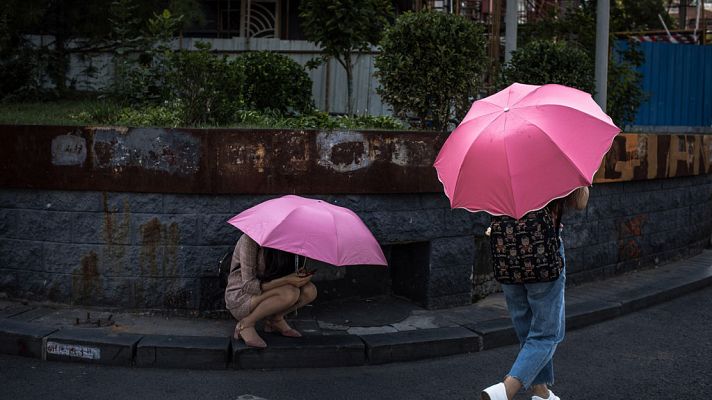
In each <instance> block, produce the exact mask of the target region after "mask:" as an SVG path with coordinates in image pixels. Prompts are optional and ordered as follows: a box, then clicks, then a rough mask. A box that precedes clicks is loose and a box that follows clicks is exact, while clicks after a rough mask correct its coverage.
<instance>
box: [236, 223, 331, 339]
mask: <svg viewBox="0 0 712 400" xmlns="http://www.w3.org/2000/svg"><path fill="white" fill-rule="evenodd" d="M294 257H295V255H294V254H292V253H288V252H285V251H281V250H276V249H271V248H267V247H261V246H259V245H258V244H257V242H255V241H254V240H252V238H250V237H249V236H247V235H244V234H243V235H242V236H241V237H240V239H239V240H238V241H237V244H236V245H235V250H234V252H233V255H232V262H231V264H230V274H229V275H228V278H227V288H226V289H225V305H226V306H227V309H228V310H229V311H230V313H231V314H232V315H233V316H234V317H235V319H237V320H238V323H237V326H236V327H235V333H234V337H235V338H236V339H240V338H242V340H244V342H245V344H246V345H248V346H250V347H257V348H265V347H267V344H266V343H265V341H264V340H263V339H262V338H261V337H260V335H259V334H258V333H257V331H256V330H255V324H256V323H257V321H259V320H261V319H265V323H264V330H265V332H275V333H279V334H281V335H282V336H288V337H301V336H302V335H301V333H299V331H297V330H296V329H294V328H292V327H291V326H289V324H288V323H287V321H286V320H285V319H284V316H285V315H286V314H288V313H290V312H292V311H294V310H296V309H298V308H300V307H303V306H305V305H307V304H309V303H311V302H312V301H314V299H316V294H317V291H316V286H314V284H313V283H311V274H308V273H305V272H304V271H299V272H295V268H294Z"/></svg>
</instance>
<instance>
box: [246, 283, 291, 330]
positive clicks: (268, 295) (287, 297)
mask: <svg viewBox="0 0 712 400" xmlns="http://www.w3.org/2000/svg"><path fill="white" fill-rule="evenodd" d="M299 293H300V292H299V289H298V288H296V287H294V286H292V285H285V286H280V287H278V288H274V289H272V290H268V291H266V292H264V293H262V294H261V295H259V296H257V297H255V298H253V299H252V307H253V308H252V312H251V313H250V314H249V315H247V316H246V317H245V318H243V319H242V320H240V325H241V327H242V329H243V330H242V332H241V334H242V335H243V336H244V338H245V340H250V341H251V340H262V338H260V335H258V334H257V331H256V330H255V323H257V321H259V320H261V319H262V318H265V317H267V316H269V315H273V314H276V313H284V312H285V311H286V310H288V309H289V308H290V307H292V306H293V305H294V304H295V303H296V302H297V300H298V299H299Z"/></svg>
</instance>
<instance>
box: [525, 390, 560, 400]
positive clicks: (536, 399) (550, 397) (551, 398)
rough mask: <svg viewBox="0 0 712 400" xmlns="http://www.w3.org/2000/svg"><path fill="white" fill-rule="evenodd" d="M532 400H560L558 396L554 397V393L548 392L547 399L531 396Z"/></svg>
mask: <svg viewBox="0 0 712 400" xmlns="http://www.w3.org/2000/svg"><path fill="white" fill-rule="evenodd" d="M532 400H561V399H560V398H559V396H557V395H555V394H554V392H552V391H551V390H549V397H547V398H545V399H542V398H541V397H539V396H532Z"/></svg>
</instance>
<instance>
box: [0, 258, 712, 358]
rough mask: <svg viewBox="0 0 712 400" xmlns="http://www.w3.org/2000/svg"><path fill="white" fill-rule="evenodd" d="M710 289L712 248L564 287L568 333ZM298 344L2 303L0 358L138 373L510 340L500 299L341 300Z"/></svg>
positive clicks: (193, 324) (441, 350)
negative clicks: (456, 303) (435, 305)
mask: <svg viewBox="0 0 712 400" xmlns="http://www.w3.org/2000/svg"><path fill="white" fill-rule="evenodd" d="M710 284H712V250H705V251H703V253H702V254H700V255H698V256H695V257H692V258H688V259H685V260H681V261H678V262H674V263H670V264H666V265H663V266H659V267H656V268H654V269H649V270H644V271H639V272H632V273H628V274H624V275H621V276H618V277H613V278H610V279H607V280H604V281H597V282H591V283H586V284H583V285H580V286H576V287H567V288H566V324H567V330H572V329H578V328H581V327H584V326H587V325H591V324H594V323H598V322H601V321H604V320H607V319H610V318H614V317H617V316H619V315H623V314H626V313H630V312H633V311H636V310H639V309H641V308H644V307H649V306H652V305H654V304H657V303H660V302H664V301H666V300H670V299H673V298H675V297H678V296H681V295H684V294H686V293H689V292H692V291H694V290H697V289H701V288H703V287H706V286H708V285H710ZM290 323H291V324H292V326H294V327H295V328H297V329H299V330H300V331H301V332H302V333H303V334H304V335H305V336H304V337H303V338H285V337H281V336H277V335H274V334H266V333H265V334H262V337H263V338H264V339H265V341H266V342H267V343H268V348H267V349H264V350H257V349H252V348H248V347H246V346H245V345H244V344H243V343H242V342H238V341H235V340H232V339H231V336H232V332H233V329H234V327H235V321H232V320H215V319H202V318H176V317H171V318H168V317H162V316H157V315H150V314H148V313H124V312H122V313H119V312H113V313H112V312H108V311H97V310H89V309H81V308H68V307H58V306H54V307H49V306H46V305H32V304H24V303H21V302H14V301H10V300H0V353H4V354H15V355H24V356H28V357H35V358H41V359H43V360H58V361H77V362H86V363H98V364H111V365H124V366H136V367H160V368H195V369H225V368H235V369H272V368H298V367H341V366H355V365H366V364H382V363H389V362H397V361H410V360H416V359H423V358H429V357H439V356H447V355H453V354H459V353H468V352H475V351H483V350H487V349H491V348H495V347H499V346H506V345H511V344H514V343H516V342H517V339H516V336H515V334H514V330H513V329H512V325H511V322H510V320H509V317H508V314H507V309H506V306H505V303H504V298H503V296H502V294H501V293H498V294H493V295H490V296H489V297H487V298H486V299H484V300H481V301H479V302H477V303H475V304H472V305H470V306H465V307H458V308H450V309H444V310H425V309H422V308H420V307H418V306H415V305H413V304H411V303H409V302H406V301H403V300H400V299H397V298H393V297H378V298H372V299H359V300H342V301H334V302H329V303H324V304H317V305H315V306H313V307H306V308H305V309H303V310H300V311H299V313H298V315H296V316H293V317H291V318H290Z"/></svg>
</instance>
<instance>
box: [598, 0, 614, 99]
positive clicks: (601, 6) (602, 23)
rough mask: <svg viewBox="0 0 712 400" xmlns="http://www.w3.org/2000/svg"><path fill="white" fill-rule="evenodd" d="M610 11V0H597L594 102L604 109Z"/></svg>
mask: <svg viewBox="0 0 712 400" xmlns="http://www.w3.org/2000/svg"><path fill="white" fill-rule="evenodd" d="M610 13H611V3H610V0H598V4H597V5H596V72H595V78H596V95H595V100H596V103H598V105H599V106H600V107H601V109H602V110H603V111H604V112H605V111H606V96H607V95H608V23H609V19H610Z"/></svg>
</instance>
